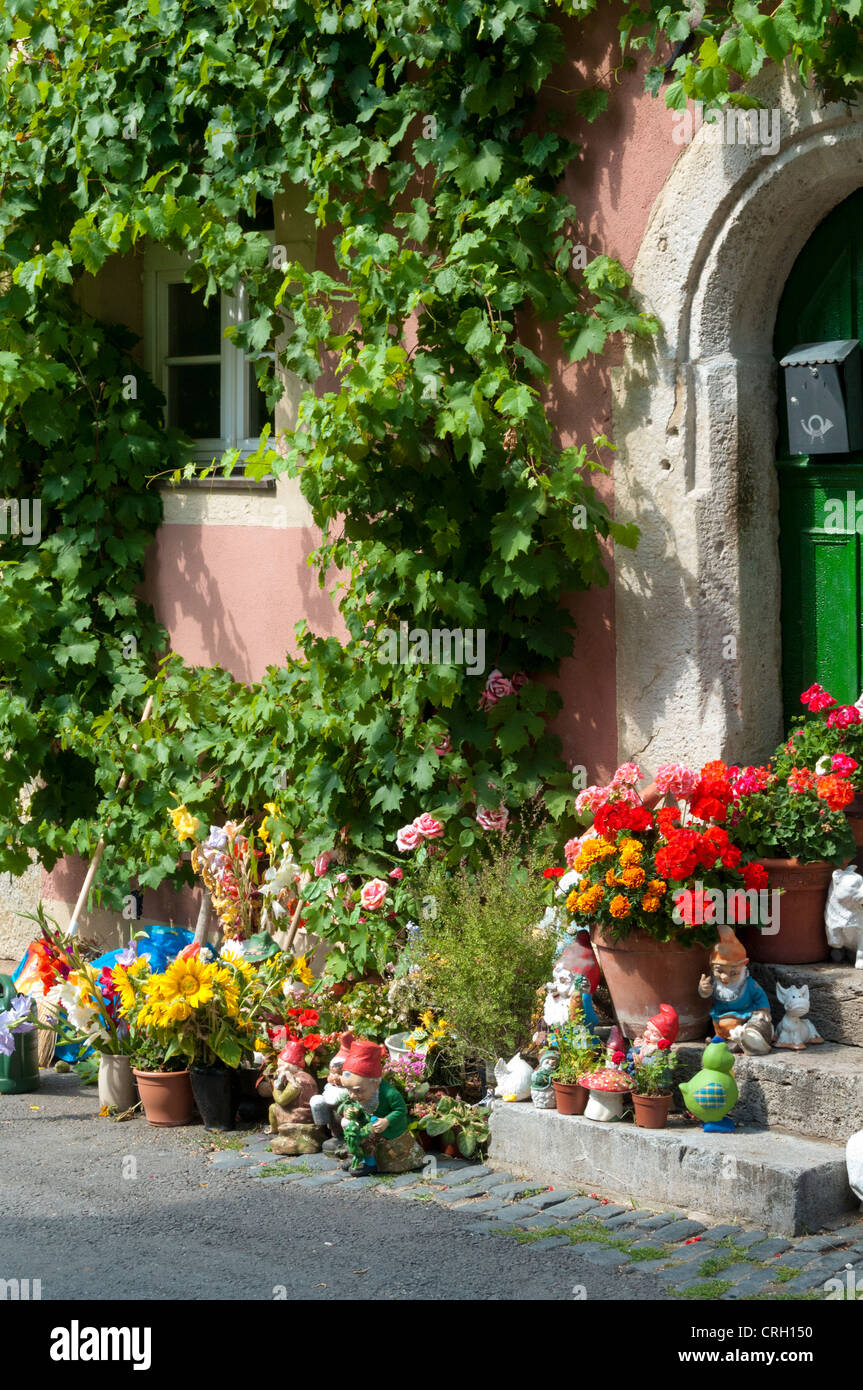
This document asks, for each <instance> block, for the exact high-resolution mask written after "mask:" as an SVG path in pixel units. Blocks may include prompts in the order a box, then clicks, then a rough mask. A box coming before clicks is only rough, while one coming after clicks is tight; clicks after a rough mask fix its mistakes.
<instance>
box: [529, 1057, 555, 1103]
mask: <svg viewBox="0 0 863 1390" xmlns="http://www.w3.org/2000/svg"><path fill="white" fill-rule="evenodd" d="M558 1061H559V1058H558V1055H557V1053H556V1052H554V1051H552V1050H551V1049H549V1050H548V1051H546V1052H543V1053H542V1055H541V1056H540V1059H539V1066H538V1067H537V1069H536V1071H535V1072H533V1074H532V1076H531V1078H530V1098H531V1100H532V1101H533V1103H534V1105H535V1106H536V1108H537V1110H556V1109H557V1100H556V1098H555V1094H554V1086H553V1085H552V1084H551V1078H552V1075H553V1073H554V1071H555V1069H556V1067H557V1064H558Z"/></svg>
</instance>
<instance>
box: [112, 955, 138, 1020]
mask: <svg viewBox="0 0 863 1390" xmlns="http://www.w3.org/2000/svg"><path fill="white" fill-rule="evenodd" d="M111 978H112V980H113V981H114V985H115V987H116V990H117V996H118V998H119V1000H120V1009H121V1011H122V1012H123V1013H124V1014H126V1013H128V1012H129V1010H130V1009H131V1008H133V1007H134V1004H135V991H134V989H133V988H132V985H131V983H130V981H129V976H128V974H127V973H126V969H125V967H124V966H122V965H115V966H114V969H113V970H112V971H111Z"/></svg>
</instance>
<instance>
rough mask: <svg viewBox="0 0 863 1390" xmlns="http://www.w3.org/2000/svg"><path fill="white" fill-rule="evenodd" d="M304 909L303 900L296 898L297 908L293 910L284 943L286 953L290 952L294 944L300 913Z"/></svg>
mask: <svg viewBox="0 0 863 1390" xmlns="http://www.w3.org/2000/svg"><path fill="white" fill-rule="evenodd" d="M304 907H305V900H304V899H303V898H298V899H297V906H296V908H295V910H294V915H293V917H292V918H291V925H290V926H289V928H288V937H287V940H286V942H285V950H286V951H290V949H291V947H292V946H293V944H294V937H295V936H296V934H297V929H298V928H299V925H300V913H301V912H302V910H303V908H304Z"/></svg>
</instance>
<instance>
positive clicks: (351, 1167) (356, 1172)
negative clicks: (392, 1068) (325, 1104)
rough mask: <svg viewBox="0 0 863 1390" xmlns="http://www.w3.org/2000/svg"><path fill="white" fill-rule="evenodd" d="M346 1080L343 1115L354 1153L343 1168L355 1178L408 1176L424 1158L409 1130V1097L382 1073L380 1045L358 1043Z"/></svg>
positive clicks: (348, 1063)
mask: <svg viewBox="0 0 863 1390" xmlns="http://www.w3.org/2000/svg"><path fill="white" fill-rule="evenodd" d="M342 1082H343V1085H344V1087H345V1090H346V1091H347V1093H348V1095H347V1099H346V1100H343V1101H342V1103H341V1106H340V1107H339V1113H340V1116H341V1121H342V1127H343V1130H344V1137H345V1146H346V1148H347V1150H348V1153H349V1154H350V1159H348V1160H346V1161H345V1162H344V1164H343V1166H344V1167H346V1168H347V1169H348V1171H349V1172H350V1174H351V1176H352V1177H355V1178H358V1177H367V1176H370V1175H372V1174H375V1173H408V1172H411V1171H413V1170H414V1169H419V1168H422V1166H423V1163H424V1161H425V1160H424V1155H423V1151H422V1149H421V1148H420V1146H419V1144H418V1143H417V1141H416V1139H415V1138H414V1137H413V1135H412V1134H411V1132H410V1130H409V1129H408V1112H407V1105H406V1104H405V1098H404V1096H403V1095H402V1093H401V1091H400V1090H399V1089H398V1087H396V1086H394V1085H393V1084H392V1082H391V1081H387V1080H386V1078H385V1077H384V1075H383V1049H382V1048H381V1046H380V1044H379V1043H375V1042H370V1041H369V1040H368V1039H366V1038H355V1039H354V1040H353V1042H352V1043H351V1046H350V1050H349V1052H348V1055H347V1057H346V1058H345V1064H344V1068H343V1070H342Z"/></svg>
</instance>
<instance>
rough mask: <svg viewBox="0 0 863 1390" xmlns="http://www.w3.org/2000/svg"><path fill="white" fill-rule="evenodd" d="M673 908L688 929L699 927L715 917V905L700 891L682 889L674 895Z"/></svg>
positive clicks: (698, 889)
mask: <svg viewBox="0 0 863 1390" xmlns="http://www.w3.org/2000/svg"><path fill="white" fill-rule="evenodd" d="M674 906H675V907H676V908H677V910H678V912H679V913H680V915H681V917H682V918H683V920H684V922H685V923H686V925H687V926H688V927H701V926H703V925H704V923H705V922H712V921H713V919H714V917H715V916H716V904H715V903H714V902H713V900H712V899H711V898H710V897H709V895H708V894H707V893H705V892H704V891H703V890H702V889H700V888H696V889H693V890H690V889H688V888H684V889H683V891H682V892H680V893H676V894H675V895H674Z"/></svg>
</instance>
